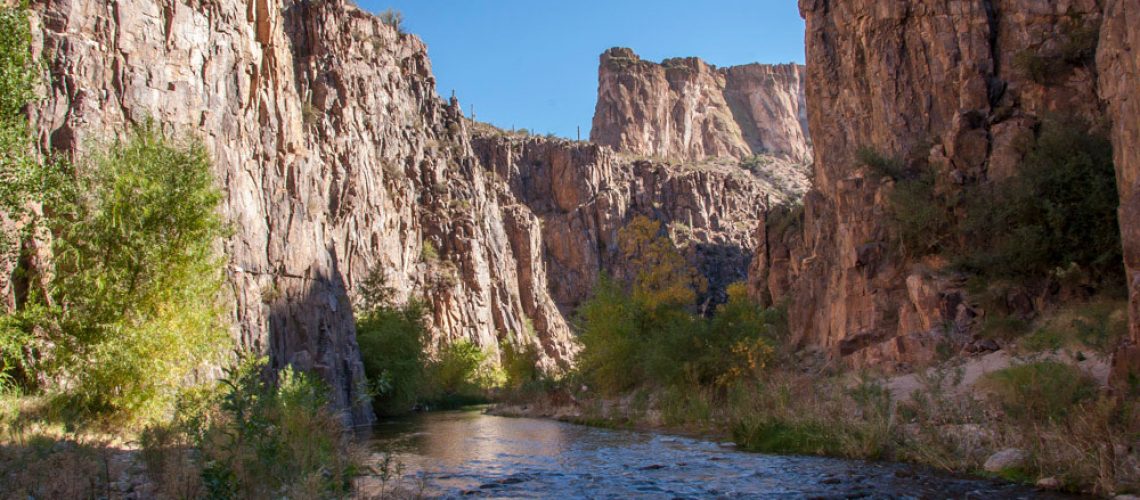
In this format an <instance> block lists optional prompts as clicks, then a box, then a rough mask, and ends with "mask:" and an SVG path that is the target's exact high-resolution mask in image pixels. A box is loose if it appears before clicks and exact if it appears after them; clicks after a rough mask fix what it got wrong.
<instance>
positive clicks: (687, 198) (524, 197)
mask: <svg viewBox="0 0 1140 500" xmlns="http://www.w3.org/2000/svg"><path fill="white" fill-rule="evenodd" d="M473 145H474V148H475V151H476V152H477V156H478V157H479V158H480V160H481V163H482V164H483V165H485V166H486V168H488V169H489V170H490V171H491V172H492V173H493V174H494V175H495V176H496V177H497V178H501V179H503V180H504V181H505V182H506V184H507V185H508V186H509V187H510V197H509V198H507V199H505V200H504V203H508V202H515V203H519V204H521V205H523V206H525V207H526V209H527V210H528V211H530V213H533V214H535V216H537V217H538V218H539V219H541V221H542V223H541V229H542V238H541V242H542V243H543V247H544V250H543V252H542V253H543V255H545V257H546V265H547V272H548V273H549V276H550V278H549V279H548V280H547V281H548V283H547V284H548V285H549V290H550V293H551V295H552V297H553V299H554V301H555V302H556V303H557V305H558V307H559V309H560V310H562V311H563V312H564V313H566V314H567V315H570V314H572V312H573V311H574V310H575V308H576V307H577V306H578V305H579V304H580V303H581V302H582V301H583V300H585V299H586V298H588V297H589V294H590V292H591V290H593V288H594V285H595V284H596V282H597V280H598V277H599V274H600V273H601V272H603V271H604V272H606V273H609V274H610V275H611V276H615V277H618V278H624V277H632V276H633V274H634V273H635V270H633V269H630V268H628V267H627V263H625V262H623V261H622V260H621V259H620V257H619V254H618V251H617V248H618V241H617V240H618V231H619V230H621V228H622V227H624V226H625V225H626V224H627V223H628V222H629V221H630V219H632V218H633V217H636V216H646V217H649V218H651V219H654V220H659V221H661V222H662V223H664V224H665V227H666V230H667V231H668V234H669V237H670V238H671V239H672V240H673V242H674V243H675V244H677V246H678V247H679V248H680V249H681V251H682V252H683V253H684V254H685V256H686V257H687V258H688V260H689V262H690V263H691V264H692V265H693V266H694V267H695V268H697V269H698V270H699V271H700V272H701V273H702V274H703V275H704V276H705V277H706V278H707V279H708V281H709V290H708V292H707V293H706V294H704V295H703V296H702V297H701V303H702V304H703V305H704V307H706V308H707V307H711V306H713V305H715V304H718V303H722V302H724V300H725V298H726V297H725V295H724V293H725V287H726V286H727V285H729V284H731V283H733V282H736V281H743V280H744V279H745V278H746V277H747V268H748V265H749V262H750V261H751V259H752V249H753V248H754V247H755V240H754V236H755V231H756V229H757V227H759V226H760V225H762V221H763V216H762V214H763V213H764V212H765V210H766V209H767V207H768V206H770V205H772V204H775V203H779V202H782V201H785V200H787V199H788V198H789V197H791V196H794V194H793V193H791V192H790V188H789V187H788V186H784V185H779V184H773V183H771V182H769V181H767V180H765V179H763V178H761V177H758V176H755V175H753V174H751V173H749V172H747V171H745V170H742V169H741V168H740V167H739V166H738V165H737V164H735V163H733V162H725V163H711V162H709V163H703V164H689V165H682V164H677V163H672V164H671V163H669V162H661V161H649V160H635V159H630V158H627V157H624V156H622V155H618V154H615V153H614V152H613V151H612V150H610V149H609V148H608V147H604V146H599V145H596V144H589V143H573V142H570V141H562V140H550V139H540V138H527V137H521V138H520V137H510V136H506V135H502V134H490V135H480V136H476V138H475V139H474V144H473Z"/></svg>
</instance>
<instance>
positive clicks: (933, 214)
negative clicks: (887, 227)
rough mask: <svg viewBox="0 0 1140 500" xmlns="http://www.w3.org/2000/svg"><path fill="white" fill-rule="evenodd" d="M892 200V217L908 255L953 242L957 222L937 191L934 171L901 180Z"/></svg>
mask: <svg viewBox="0 0 1140 500" xmlns="http://www.w3.org/2000/svg"><path fill="white" fill-rule="evenodd" d="M889 200H890V207H889V215H888V216H889V220H890V221H891V224H892V226H893V228H894V237H895V238H896V240H897V241H898V244H899V247H900V250H901V251H902V252H903V253H904V254H906V255H914V256H919V255H927V254H931V253H938V252H940V251H943V250H946V249H948V248H950V247H951V245H953V243H954V241H953V239H954V232H955V227H954V224H955V221H954V219H953V218H952V216H951V212H950V211H949V209H948V206H947V205H948V202H947V200H945V198H944V197H943V196H942V195H940V194H939V193H938V192H937V189H936V183H935V176H934V172H933V171H931V170H924V171H922V172H921V173H919V174H917V175H916V176H915V177H912V178H907V179H903V180H901V181H899V182H898V183H896V184H895V187H894V190H893V191H892V192H891V193H890V198H889Z"/></svg>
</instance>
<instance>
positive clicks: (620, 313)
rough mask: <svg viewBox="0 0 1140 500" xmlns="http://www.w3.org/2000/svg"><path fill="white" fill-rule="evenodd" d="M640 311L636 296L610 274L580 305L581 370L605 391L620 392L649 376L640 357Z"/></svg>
mask: <svg viewBox="0 0 1140 500" xmlns="http://www.w3.org/2000/svg"><path fill="white" fill-rule="evenodd" d="M639 315H640V311H639V310H637V308H636V306H635V304H634V302H633V300H632V299H631V298H630V297H629V295H628V294H627V293H626V292H625V291H623V290H622V289H621V286H620V285H618V284H617V283H616V282H615V281H614V280H612V279H610V278H609V277H608V276H602V277H601V279H600V280H599V282H598V285H597V286H596V287H595V288H594V293H593V296H592V297H591V298H590V300H588V301H586V302H585V303H584V304H583V305H582V307H581V308H579V309H578V320H579V325H580V326H579V330H580V334H579V336H578V340H579V341H580V342H581V343H582V352H581V353H580V354H579V356H578V370H579V371H580V372H582V373H583V374H585V375H586V377H587V379H588V380H590V382H592V383H593V384H594V385H595V386H596V387H597V388H598V389H599V390H601V391H602V392H603V393H606V394H616V393H619V392H621V391H624V390H627V389H630V388H632V387H633V386H634V385H636V384H638V383H641V382H642V381H644V380H645V373H644V371H643V370H642V368H641V364H640V363H639V357H638V356H639V349H640V348H641V347H642V342H641V341H640V339H639V338H638V336H639V335H640V325H639V318H638V316H639Z"/></svg>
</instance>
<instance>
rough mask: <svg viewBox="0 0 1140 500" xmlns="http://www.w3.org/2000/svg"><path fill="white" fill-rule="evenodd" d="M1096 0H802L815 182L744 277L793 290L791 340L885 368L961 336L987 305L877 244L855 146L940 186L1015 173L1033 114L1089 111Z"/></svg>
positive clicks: (878, 189)
mask: <svg viewBox="0 0 1140 500" xmlns="http://www.w3.org/2000/svg"><path fill="white" fill-rule="evenodd" d="M1099 4H1100V3H1099V2H1096V1H1094V0H1074V1H1065V2H1043V1H1033V0H1002V1H983V0H978V1H966V2H952V3H946V2H936V1H925V0H905V1H904V0H892V1H887V2H882V1H870V0H867V1H862V0H854V1H847V2H829V1H824V0H801V1H800V10H801V13H802V15H803V17H804V18H805V20H806V23H807V33H806V48H807V76H806V82H807V85H806V93H807V100H808V102H809V103H810V104H809V106H808V111H809V113H808V115H809V123H810V128H811V130H812V139H813V142H814V153H815V168H814V173H813V179H812V183H813V189H812V191H811V192H810V193H809V194H808V195H807V196H806V198H805V208H804V215H803V229H802V231H801V232H799V233H798V234H794V235H792V236H790V237H789V236H787V235H779V236H780V238H779V239H777V240H775V241H773V240H772V239H769V240H768V243H769V244H768V245H766V246H762V247H761V252H760V253H761V257H760V258H759V259H758V260H759V261H761V262H758V263H757V264H756V266H757V267H756V268H755V272H756V273H759V275H757V276H753V278H752V280H753V283H754V285H755V286H757V287H758V288H760V289H762V291H764V292H766V293H768V294H769V295H771V296H772V297H783V296H789V297H790V302H789V304H790V311H789V314H790V318H791V322H792V331H793V332H795V334H796V335H797V336H798V340H799V342H800V344H801V345H803V346H811V347H818V348H820V349H822V350H824V351H826V352H827V353H828V354H830V355H831V356H832V357H833V358H835V357H845V358H846V359H847V360H849V361H851V362H853V363H855V364H877V365H884V366H893V364H894V363H898V362H913V361H920V360H924V359H929V358H930V357H931V356H932V355H933V352H934V346H935V345H937V344H938V343H939V342H943V341H945V340H952V341H954V342H956V343H961V342H967V341H968V340H969V331H970V329H971V326H972V325H974V323H975V322H976V321H977V318H979V317H980V316H982V315H984V313H985V311H982V310H979V309H978V308H977V307H976V306H974V305H973V304H971V303H970V301H969V300H968V297H967V296H966V294H965V291H964V289H963V282H962V280H961V278H960V277H957V276H954V275H953V274H952V273H943V272H940V271H941V270H942V268H943V266H944V263H942V262H938V261H937V260H933V261H932V260H929V259H926V260H918V261H915V260H914V259H904V258H899V257H897V256H888V255H887V254H886V251H885V245H884V244H885V240H886V239H887V236H888V235H887V232H888V229H887V228H886V227H885V218H884V217H883V214H884V210H885V196H886V195H887V193H888V192H889V190H890V189H891V187H892V186H891V185H892V183H891V181H890V180H889V179H887V178H882V177H880V176H877V175H873V174H872V172H870V170H869V169H868V168H867V167H865V166H864V165H862V164H861V163H860V162H859V161H857V154H856V153H857V151H858V150H859V149H861V148H871V149H873V150H875V151H878V152H880V153H882V154H884V155H887V156H888V157H894V158H899V159H900V160H902V161H903V162H905V164H907V165H928V166H929V167H930V168H932V169H933V170H934V172H936V176H937V177H938V180H937V182H938V184H939V186H940V188H941V189H947V190H956V189H961V186H962V185H964V184H968V183H971V182H984V181H985V180H986V179H1000V178H1003V177H1008V176H1011V175H1016V173H1017V168H1018V165H1019V163H1020V161H1021V159H1022V155H1024V148H1022V147H1020V146H1019V145H1021V144H1024V143H1025V141H1026V140H1027V139H1031V138H1032V137H1033V134H1034V130H1035V127H1036V125H1037V123H1038V122H1039V120H1040V119H1041V117H1042V116H1044V115H1046V114H1048V113H1051V112H1064V113H1071V114H1076V115H1079V116H1084V117H1086V118H1088V119H1090V120H1091V121H1095V120H1096V119H1097V118H1098V117H1099V116H1100V115H1101V113H1102V109H1101V104H1100V100H1099V99H1098V97H1097V92H1098V90H1097V85H1096V83H1097V73H1096V68H1095V64H1094V63H1093V62H1092V61H1091V55H1092V53H1093V50H1094V49H1095V46H1096V32H1097V31H1096V30H1097V29H1098V27H1099V26H1100V23H1101V19H1102V15H1101V7H1100V5H1099ZM1132 57H1133V59H1134V56H1132ZM1054 60H1064V61H1065V63H1064V65H1063V66H1059V67H1056V68H1049V70H1048V71H1041V66H1042V65H1041V64H1038V63H1040V62H1042V61H1054ZM1134 81H1135V80H1132V82H1134ZM1133 87H1134V83H1133ZM1118 154H1119V152H1118Z"/></svg>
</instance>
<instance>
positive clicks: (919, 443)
mask: <svg viewBox="0 0 1140 500" xmlns="http://www.w3.org/2000/svg"><path fill="white" fill-rule="evenodd" d="M1011 374H1012V375H1011ZM1106 375H1107V363H1106V362H1105V360H1104V359H1103V358H1102V357H1099V356H1096V355H1088V356H1086V355H1076V356H1074V355H1072V354H1071V353H1063V352H1062V353H1052V354H1049V355H1041V354H1037V355H1024V354H1022V355H1019V354H1017V353H1015V352H1007V351H998V352H994V353H989V354H985V355H978V356H973V357H969V358H964V359H958V360H956V361H955V362H953V363H947V364H943V365H940V366H936V367H932V368H929V369H926V370H918V371H916V372H914V373H910V374H905V375H898V376H893V377H872V376H869V375H866V374H859V373H845V374H838V375H823V374H804V373H795V372H788V371H786V370H783V371H774V372H772V373H770V374H769V375H768V377H767V379H766V380H765V381H763V382H756V383H754V384H749V385H746V386H738V387H735V388H733V389H731V390H724V391H717V390H708V389H702V388H696V387H693V388H686V389H678V388H664V389H639V390H635V391H632V392H629V393H626V394H624V395H622V396H620V397H609V398H606V397H600V396H598V395H596V394H591V393H590V392H589V391H582V390H579V391H575V392H571V391H564V392H562V393H558V394H550V393H548V394H536V395H532V396H531V397H529V398H525V399H521V400H516V401H513V402H510V403H502V404H499V405H497V406H496V407H495V408H493V409H492V410H491V413H492V414H494V415H501V416H511V417H528V418H549V419H555V420H559V421H563V422H571V423H577V424H584V425H591V426H597V427H607V428H620V429H634V430H645V431H657V432H666V433H670V434H680V435H685V436H699V437H702V438H705V439H709V440H713V441H717V442H721V441H731V442H733V443H735V444H736V445H737V446H738V447H739V448H740V449H742V450H747V451H758V452H766V453H791V454H806V455H821V456H832V457H842V458H854V459H871V460H889V461H897V462H906V463H912V464H919V465H923V466H930V467H933V468H935V469H937V470H942V471H947V472H953V473H966V474H971V475H974V476H976V477H989V478H1002V479H1006V480H1010V481H1014V482H1018V483H1023V484H1029V485H1033V486H1035V487H1036V488H1038V489H1039V490H1042V491H1044V490H1056V491H1067V492H1083V493H1091V494H1096V495H1099V496H1107V497H1111V496H1114V495H1125V494H1131V493H1135V492H1136V491H1138V489H1140V454H1138V450H1137V449H1138V438H1140V434H1138V433H1137V431H1138V430H1140V425H1137V420H1136V418H1137V404H1136V399H1135V398H1129V397H1121V396H1119V395H1111V394H1107V393H1106V391H1105V390H1104V388H1103V387H1101V388H1100V389H1099V391H1100V392H1101V393H1100V394H1099V395H1091V394H1080V398H1076V397H1075V396H1074V394H1075V393H1076V392H1079V391H1086V390H1089V387H1091V385H1090V386H1085V385H1075V384H1067V383H1066V380H1068V381H1080V382H1081V383H1088V384H1095V385H1097V386H1102V385H1103V384H1104V383H1105V380H1106ZM1006 376H1014V377H1020V378H1016V379H1015V380H1012V381H1011V383H1010V384H1009V385H1010V386H1013V387H1015V388H1021V389H1022V390H1020V392H1016V391H1015V392H1014V393H1012V394H1004V393H1002V391H1003V390H1005V388H1006V386H1005V385H1002V384H999V383H996V382H994V380H1002V377H1006ZM1034 387H1038V388H1042V389H1044V391H1034V390H1032V389H1033V388H1034ZM1026 388H1028V389H1026ZM1068 401H1078V402H1077V403H1075V406H1073V407H1071V408H1063V407H1058V405H1060V404H1062V403H1063V402H1068Z"/></svg>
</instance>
